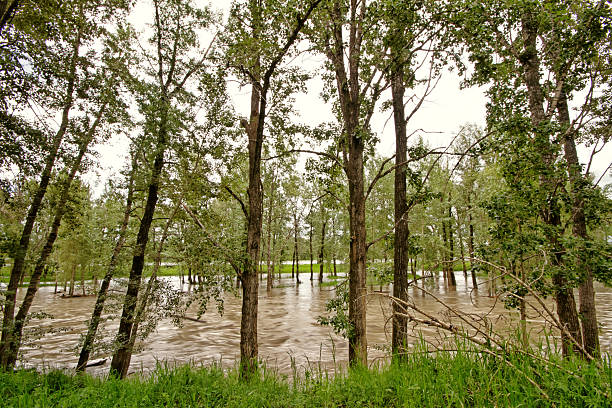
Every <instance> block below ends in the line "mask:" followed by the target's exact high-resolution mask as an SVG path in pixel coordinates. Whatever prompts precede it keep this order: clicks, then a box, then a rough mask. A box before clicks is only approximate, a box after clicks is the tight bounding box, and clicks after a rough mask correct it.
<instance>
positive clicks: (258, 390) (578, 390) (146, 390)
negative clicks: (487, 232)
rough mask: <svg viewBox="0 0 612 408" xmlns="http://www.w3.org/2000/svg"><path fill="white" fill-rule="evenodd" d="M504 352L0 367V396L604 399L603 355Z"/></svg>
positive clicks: (290, 403)
mask: <svg viewBox="0 0 612 408" xmlns="http://www.w3.org/2000/svg"><path fill="white" fill-rule="evenodd" d="M507 358H508V360H509V361H510V363H511V364H512V365H510V364H504V363H502V362H500V361H499V360H497V359H495V358H493V357H490V356H487V355H484V356H483V355H481V354H476V353H472V352H466V351H459V352H454V353H438V354H436V355H435V356H434V355H430V354H426V353H416V354H413V355H411V356H410V357H408V360H407V362H405V363H404V364H402V365H398V364H393V365H390V366H386V367H383V368H374V369H364V368H357V369H353V370H350V371H349V372H348V373H343V374H339V375H337V376H336V377H328V376H327V375H326V374H325V373H320V372H316V371H315V372H309V373H307V375H306V376H305V377H302V378H297V379H294V381H293V382H290V381H288V379H287V377H278V376H273V375H269V374H268V375H266V374H263V375H261V376H260V377H257V378H254V379H252V380H250V381H249V382H243V381H241V380H240V379H239V376H238V375H237V373H236V372H235V371H230V372H229V373H224V372H223V371H222V370H221V369H219V368H217V367H208V368H193V367H189V366H184V367H179V368H176V369H169V368H166V367H162V366H160V367H158V369H157V370H156V371H155V372H154V373H153V374H152V375H151V376H149V377H148V378H139V377H133V378H130V379H128V380H124V381H120V380H116V379H97V378H92V377H90V376H71V375H66V374H64V373H62V372H58V371H52V372H49V373H47V374H44V375H41V374H38V373H36V372H34V371H18V372H15V373H0V395H1V396H2V398H3V406H5V407H163V406H168V407H451V406H453V407H464V406H465V407H491V406H498V407H518V406H528V407H540V406H541V407H546V406H552V405H553V404H554V405H556V406H559V407H583V406H589V407H600V406H601V407H604V406H609V401H610V399H609V398H610V391H611V389H610V380H611V378H612V369H611V366H610V360H609V359H608V360H606V361H604V362H603V364H602V365H603V368H597V367H596V366H595V365H594V364H587V363H584V362H582V361H579V360H576V359H572V360H560V359H556V360H555V364H557V365H558V366H554V365H550V364H545V363H542V362H541V361H539V360H535V359H532V358H529V357H524V356H522V355H510V356H508V357H507ZM525 374H527V375H529V376H530V377H531V378H532V380H534V382H535V383H536V384H537V386H536V385H534V384H533V383H531V382H529V381H528V380H527V377H526V376H525ZM538 386H539V387H540V388H541V389H538V388H537V387H538Z"/></svg>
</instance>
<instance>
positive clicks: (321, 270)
mask: <svg viewBox="0 0 612 408" xmlns="http://www.w3.org/2000/svg"><path fill="white" fill-rule="evenodd" d="M321 217H322V219H321V221H322V224H321V245H320V246H319V283H321V282H323V263H324V252H323V251H324V250H325V228H326V227H327V219H325V218H324V217H325V214H324V212H323V204H322V203H321Z"/></svg>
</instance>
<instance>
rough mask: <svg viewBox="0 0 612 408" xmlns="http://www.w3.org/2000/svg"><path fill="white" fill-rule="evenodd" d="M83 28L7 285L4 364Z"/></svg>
mask: <svg viewBox="0 0 612 408" xmlns="http://www.w3.org/2000/svg"><path fill="white" fill-rule="evenodd" d="M82 32H83V29H82V27H80V26H79V27H78V28H77V35H76V37H75V41H74V45H73V47H72V55H71V59H70V67H69V74H68V78H67V80H68V82H67V86H66V95H65V97H64V98H65V99H64V104H63V110H62V120H61V123H60V127H59V129H58V130H57V132H56V133H55V136H54V137H53V141H52V143H51V148H50V151H49V155H48V156H47V158H46V160H45V167H44V169H43V171H42V173H41V176H40V182H39V183H38V188H37V189H36V192H35V193H34V197H33V198H32V203H31V204H30V208H29V210H28V214H27V216H26V220H25V224H24V226H23V230H22V233H21V237H20V239H19V245H18V247H17V250H16V254H15V259H14V260H13V267H12V269H11V275H10V278H9V283H8V285H7V287H6V292H5V301H4V314H3V319H2V337H1V338H0V365H1V366H2V367H5V368H6V367H7V365H6V363H7V362H8V361H9V360H11V361H12V360H13V357H12V356H10V355H8V354H7V353H10V351H9V350H8V343H7V342H8V341H9V339H8V337H9V336H10V335H11V334H10V333H11V331H12V330H13V328H14V327H13V326H14V314H15V305H16V301H17V287H18V286H19V280H20V279H21V277H22V275H23V273H24V266H25V257H26V255H27V252H28V247H29V245H30V236H31V235H32V229H33V228H34V222H35V221H36V217H37V215H38V211H39V210H40V206H41V203H42V200H43V197H44V196H45V193H46V192H47V187H48V186H49V181H50V179H51V171H52V170H53V166H54V165H55V159H56V158H57V154H58V151H59V147H60V145H61V143H62V140H63V138H64V135H65V134H66V130H67V129H68V122H69V114H70V110H71V109H72V106H73V104H74V88H75V81H76V70H77V62H78V58H79V48H80V46H81V37H82Z"/></svg>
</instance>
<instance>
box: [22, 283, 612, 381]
mask: <svg viewBox="0 0 612 408" xmlns="http://www.w3.org/2000/svg"><path fill="white" fill-rule="evenodd" d="M163 279H166V280H169V281H172V283H173V284H174V285H175V286H176V287H180V288H181V289H182V290H183V291H188V290H189V289H190V288H189V287H188V285H186V284H185V285H181V284H180V281H179V279H178V277H174V278H163ZM307 279H308V277H307V276H306V275H303V276H302V281H303V282H302V284H301V285H297V286H296V285H295V281H293V280H292V279H291V278H290V277H284V278H283V279H281V280H279V281H276V282H275V284H276V285H277V287H276V288H274V289H273V290H272V292H271V293H269V294H267V293H266V291H265V281H264V282H263V290H261V289H262V288H260V295H259V320H258V337H259V355H260V358H261V359H262V360H264V361H265V362H266V363H267V366H269V367H272V368H274V369H275V370H277V371H278V372H280V373H282V374H287V375H291V374H292V373H293V372H295V371H297V372H299V373H303V372H304V370H316V369H319V368H321V369H324V370H330V371H333V370H334V368H335V367H338V366H342V365H345V364H346V360H347V357H348V348H347V342H346V341H345V340H344V339H343V338H342V337H340V336H338V335H336V334H334V332H333V330H331V329H330V328H329V327H327V326H321V325H319V324H318V323H317V318H318V317H319V316H321V315H324V314H325V304H326V302H327V301H328V300H329V299H330V298H332V297H333V296H334V287H333V286H323V287H320V286H319V285H318V283H317V282H316V281H315V282H314V283H311V282H310V281H309V280H307ZM426 288H427V289H428V290H429V291H430V292H431V293H432V294H435V295H436V296H437V297H439V299H440V300H443V302H445V303H446V304H447V305H449V306H452V307H454V308H457V309H458V310H461V311H463V312H469V313H484V312H486V311H488V310H490V309H491V308H493V312H492V314H491V315H490V317H491V318H492V320H493V321H495V322H496V324H497V325H500V324H501V325H503V324H507V322H508V321H511V320H512V319H515V318H516V316H517V312H516V311H511V310H507V309H505V308H504V307H503V304H502V303H501V302H500V301H498V302H497V304H495V299H493V298H490V297H488V296H485V295H486V293H485V292H486V291H485V290H482V289H481V291H480V293H478V292H473V291H472V290H471V289H472V288H471V283H469V282H466V280H464V277H463V274H461V273H457V287H456V288H455V289H449V288H447V287H446V286H445V285H444V281H443V280H442V279H429V283H428V284H427V285H426ZM380 289H382V291H380ZM596 290H597V295H596V296H597V297H596V303H597V305H598V310H597V313H598V319H599V322H600V325H601V331H600V339H601V346H602V350H603V351H606V352H610V351H612V289H611V288H604V287H603V286H597V287H596ZM388 291H389V287H382V288H380V287H378V286H375V287H369V293H370V294H369V295H368V310H367V331H368V332H367V334H368V347H369V351H368V353H369V358H370V360H371V361H380V358H382V357H384V356H385V355H386V352H385V350H386V349H387V348H388V346H389V344H390V338H391V325H390V323H389V320H388V319H389V310H390V308H389V300H388V298H385V297H384V295H385V293H388ZM22 295H23V293H22ZM410 295H411V296H412V300H413V301H414V304H415V305H416V306H418V307H420V308H422V309H423V310H427V311H428V312H431V313H433V314H435V315H437V316H443V315H444V312H445V310H446V308H445V307H444V306H442V305H441V304H440V303H438V302H436V301H435V300H434V299H433V298H432V297H431V296H427V295H425V296H424V295H423V293H422V292H421V291H420V290H418V289H411V293H410ZM94 301H95V297H93V296H89V297H74V298H63V297H61V296H60V295H58V294H54V288H53V287H42V288H40V290H39V293H38V294H37V297H36V300H35V303H34V306H33V308H32V309H33V311H44V312H47V313H50V314H52V315H53V317H54V318H53V319H44V320H42V321H35V322H33V325H35V327H38V328H42V329H45V330H46V329H50V328H54V329H61V330H59V331H54V332H51V333H47V334H45V335H43V337H41V338H40V339H38V340H36V341H34V342H33V343H32V344H30V345H28V346H27V347H24V348H23V352H24V353H23V360H22V362H23V364H25V365H27V366H35V367H38V368H42V367H49V366H51V367H61V368H73V367H74V366H75V365H76V361H77V352H76V351H75V349H76V347H77V345H78V341H79V337H80V334H81V333H83V332H84V331H85V329H86V321H87V319H88V318H89V316H90V314H91V311H92V308H93V303H94ZM240 307H241V300H240V298H239V297H236V296H234V295H231V294H228V295H226V296H225V301H224V313H223V315H222V316H220V315H219V314H218V313H217V312H216V308H215V307H213V306H210V307H209V308H208V312H207V313H206V314H204V315H203V316H202V317H201V319H200V321H198V322H195V321H192V320H183V324H182V327H176V326H174V325H173V324H172V323H171V322H170V321H169V320H163V321H162V322H161V323H160V324H159V325H158V327H157V330H156V331H155V332H153V333H152V334H151V335H150V336H149V337H148V339H147V340H146V341H145V342H144V344H143V349H142V351H141V352H139V353H138V354H135V355H134V356H133V358H132V363H131V367H130V372H131V373H134V372H143V373H147V372H150V371H151V370H152V369H153V368H154V367H155V365H156V364H157V362H167V363H169V364H171V365H173V364H185V363H194V364H210V363H214V362H221V364H222V365H224V366H225V367H230V366H233V365H235V364H236V361H237V358H238V354H239V350H240ZM188 315H190V316H193V315H195V313H194V312H190V313H188ZM505 322H506V323H505ZM541 322H542V318H541V317H539V316H537V315H536V314H535V313H531V316H530V320H529V327H530V328H531V329H532V330H533V331H532V336H538V333H539V332H540V330H539V329H538V328H541V327H542V323H541ZM116 327H117V322H114V323H112V322H111V323H110V324H109V325H107V329H109V333H113V332H114V331H115V330H116ZM422 333H423V336H424V338H426V339H428V338H434V337H435V336H437V335H438V333H437V331H436V330H434V329H433V328H431V327H424V328H423V332H422ZM414 341H417V340H414ZM100 357H104V356H97V357H95V358H100ZM108 366H109V363H108V361H107V362H106V364H104V365H101V366H98V367H92V368H89V369H88V371H89V372H91V373H94V374H101V375H103V374H105V373H106V372H107V371H108Z"/></svg>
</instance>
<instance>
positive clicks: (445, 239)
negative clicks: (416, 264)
mask: <svg viewBox="0 0 612 408" xmlns="http://www.w3.org/2000/svg"><path fill="white" fill-rule="evenodd" d="M445 217H446V214H445V211H444V210H443V211H442V241H443V242H444V247H443V250H442V276H443V277H444V283H445V284H447V283H448V254H447V250H448V235H447V234H446V221H444V218H445Z"/></svg>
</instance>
